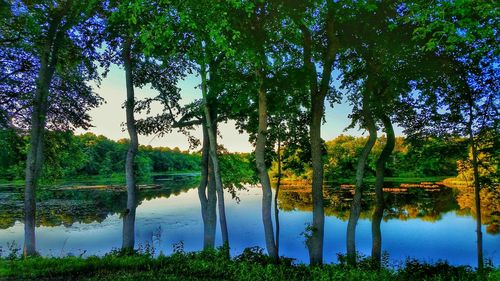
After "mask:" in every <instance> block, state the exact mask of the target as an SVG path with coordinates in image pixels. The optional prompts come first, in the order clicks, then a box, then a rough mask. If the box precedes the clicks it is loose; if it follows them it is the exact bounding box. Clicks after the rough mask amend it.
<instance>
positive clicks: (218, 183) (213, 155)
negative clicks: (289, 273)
mask: <svg viewBox="0 0 500 281" xmlns="http://www.w3.org/2000/svg"><path fill="white" fill-rule="evenodd" d="M200 76H201V92H202V95H203V110H204V114H205V123H206V126H207V131H208V140H209V142H210V145H209V154H210V159H211V161H212V165H213V169H214V178H215V188H216V190H217V201H218V209H219V222H220V227H221V234H222V243H223V244H224V247H227V248H228V247H229V235H228V230H227V221H226V210H225V205H224V190H223V187H222V179H221V174H220V167H219V159H218V157H217V138H216V132H215V130H214V128H213V123H212V118H211V114H210V106H209V104H208V85H207V69H206V63H205V61H204V60H203V61H202V62H201V65H200ZM227 254H228V255H229V252H227Z"/></svg>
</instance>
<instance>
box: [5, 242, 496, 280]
mask: <svg viewBox="0 0 500 281" xmlns="http://www.w3.org/2000/svg"><path fill="white" fill-rule="evenodd" d="M485 275H486V277H487V280H500V268H496V269H493V268H488V269H487V272H486V274H485ZM477 278H478V274H477V272H475V271H474V270H473V269H472V268H471V267H468V266H451V265H448V264H447V263H444V262H438V263H435V264H428V263H421V262H418V261H415V260H407V261H406V262H405V263H404V266H403V267H401V268H399V269H388V268H383V269H381V270H380V271H378V270H374V269H373V268H372V267H371V265H370V262H369V260H363V261H361V262H360V265H359V266H358V267H356V268H349V267H347V266H345V265H343V264H329V265H324V266H321V267H310V266H307V265H303V264H299V265H294V264H292V263H291V261H290V260H289V259H283V260H282V261H281V262H280V263H279V264H274V263H272V262H271V261H270V260H269V259H268V258H267V256H266V255H264V254H262V250H261V249H260V250H255V249H254V250H253V251H252V250H245V251H244V252H243V254H241V255H239V256H237V257H235V258H233V259H227V258H225V255H224V254H223V253H222V252H220V251H208V252H207V251H205V252H196V253H184V252H182V251H181V252H177V253H174V254H173V255H171V256H163V255H160V256H159V257H156V258H154V257H152V255H150V254H148V253H141V254H134V255H123V254H120V253H118V252H115V253H111V254H107V255H105V256H104V257H88V258H80V257H64V258H42V257H35V258H28V259H22V258H18V257H13V256H11V258H10V259H9V258H4V259H0V280H252V281H253V280H287V281H292V280H412V281H414V280H477Z"/></svg>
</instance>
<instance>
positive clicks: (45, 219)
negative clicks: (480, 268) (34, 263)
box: [0, 177, 500, 266]
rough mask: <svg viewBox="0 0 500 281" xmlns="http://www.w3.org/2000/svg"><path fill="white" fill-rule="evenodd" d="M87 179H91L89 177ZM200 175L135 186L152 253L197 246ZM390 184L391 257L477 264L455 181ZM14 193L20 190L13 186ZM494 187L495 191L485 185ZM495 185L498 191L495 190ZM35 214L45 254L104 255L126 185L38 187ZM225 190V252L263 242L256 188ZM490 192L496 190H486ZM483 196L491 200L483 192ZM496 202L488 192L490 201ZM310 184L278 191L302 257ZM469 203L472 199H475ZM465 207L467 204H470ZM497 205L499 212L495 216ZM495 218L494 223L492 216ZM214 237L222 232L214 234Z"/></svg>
mask: <svg viewBox="0 0 500 281" xmlns="http://www.w3.org/2000/svg"><path fill="white" fill-rule="evenodd" d="M90 184H92V183H90ZM198 184H199V178H198V177H182V178H176V179H174V178H170V179H166V180H161V179H160V180H157V181H155V182H153V183H150V184H148V185H145V186H141V187H142V188H141V191H140V192H139V206H138V208H137V218H136V241H137V244H138V245H140V244H142V245H144V244H145V243H153V244H154V246H155V247H157V249H158V251H157V253H158V252H159V251H163V252H164V253H169V252H171V245H172V244H173V243H178V242H179V241H183V242H184V245H185V250H186V251H197V250H201V249H202V248H203V237H204V232H203V221H202V218H201V215H200V202H199V199H198V192H197V189H196V187H197V186H198ZM385 187H386V188H394V190H393V191H392V192H387V190H386V192H385V193H386V194H385V200H386V210H385V212H384V215H383V218H382V222H381V229H382V232H383V241H384V243H383V245H382V250H383V251H387V252H389V255H390V258H391V259H393V260H403V259H404V258H406V257H408V256H411V257H416V258H419V259H425V260H434V261H435V260H437V259H447V260H449V261H450V262H452V263H454V264H471V265H473V266H475V258H474V255H475V245H474V244H475V220H474V218H473V216H474V212H473V210H470V206H468V205H467V204H465V203H466V202H468V201H467V200H468V199H467V200H465V199H463V198H468V197H467V196H465V195H464V194H462V193H461V192H460V190H459V189H451V188H446V187H439V188H436V189H435V190H434V191H430V189H424V188H418V187H407V188H406V190H399V191H397V192H396V190H395V189H396V188H400V185H393V186H389V185H385ZM20 192H21V193H20ZM492 192H494V191H492ZM496 192H497V193H498V190H497V191H496ZM39 194H40V198H39V203H38V204H39V212H38V214H39V215H38V218H37V225H38V226H39V227H38V228H37V237H38V238H39V239H38V241H39V244H38V247H39V250H40V252H41V253H42V254H43V255H56V256H57V255H64V254H66V253H68V252H72V253H75V254H78V253H80V249H81V252H83V251H87V252H86V253H87V254H104V253H106V252H108V251H109V250H111V249H112V248H113V247H116V248H118V247H120V246H121V245H120V242H121V241H120V239H119V238H120V237H121V231H122V218H121V216H120V215H121V214H120V212H122V211H123V209H124V208H125V206H126V192H125V190H124V189H122V188H121V187H112V188H111V190H110V189H109V188H108V189H99V187H95V186H94V187H92V188H88V187H83V188H79V189H76V190H75V188H74V186H72V187H59V188H58V189H57V190H53V191H50V192H49V191H44V192H40V193H39ZM366 194H367V196H366V198H365V200H364V201H363V204H362V213H361V217H360V221H359V223H358V231H357V233H358V237H357V249H358V250H359V251H360V252H362V253H364V254H365V255H370V252H371V246H372V240H371V214H372V211H373V208H374V202H373V200H374V199H373V196H371V195H370V192H369V191H368V192H367V193H366ZM324 195H325V206H326V208H325V212H326V215H327V217H326V218H325V250H324V253H325V262H332V261H335V259H336V253H345V229H346V222H347V219H348V215H349V214H348V211H349V207H350V201H351V198H352V193H351V191H350V188H349V187H348V186H343V187H340V186H339V187H330V188H325V194H324ZM228 196H229V197H228V198H227V200H228V201H227V213H228V222H229V224H230V225H231V227H232V228H231V233H230V235H231V237H230V238H231V241H232V244H231V251H232V254H236V253H241V251H242V250H243V249H244V248H246V247H251V246H260V247H265V243H264V239H263V235H262V233H263V231H264V230H263V226H262V221H261V216H260V207H261V190H260V189H259V188H255V187H252V188H249V191H248V192H241V194H239V197H240V199H241V202H240V203H239V204H237V203H236V202H235V201H232V200H231V199H230V195H228ZM488 196H489V198H498V197H496V196H498V195H495V194H493V195H492V194H489V195H488ZM485 201H486V202H487V201H488V200H485ZM490 201H491V202H495V201H494V200H490ZM491 202H490V203H488V204H489V205H491V208H490V209H488V208H483V210H484V212H485V213H484V214H483V217H485V218H490V219H489V220H488V219H485V220H484V222H485V223H488V225H487V226H485V228H486V227H487V228H488V229H495V227H492V225H498V224H497V223H498V220H497V218H498V209H497V208H498V204H497V205H495V204H493V203H491ZM310 203H311V195H310V188H308V187H307V186H304V185H303V184H300V185H299V184H298V185H296V186H294V185H290V184H287V183H284V184H283V185H282V186H281V190H280V194H279V197H278V204H279V209H280V225H281V230H280V246H281V247H280V254H281V255H285V256H289V257H293V258H296V259H297V260H298V261H299V262H307V261H308V259H309V258H308V254H307V249H306V247H305V245H304V236H303V235H302V234H301V233H303V232H304V229H305V224H306V223H307V222H309V221H310V213H309V212H310V210H311V209H312V208H311V205H310ZM472 206H473V204H472ZM468 208H469V209H468ZM495 212H497V213H496V214H495ZM22 219H23V216H22V189H16V188H12V187H1V190H0V227H1V229H0V246H1V247H3V248H4V249H5V246H6V243H7V242H11V241H13V240H15V241H17V244H18V245H22V237H23V236H22V234H23V229H22V223H21V222H22ZM495 223H496V224H495ZM493 233H496V232H491V231H488V233H486V235H485V237H484V239H485V241H484V245H485V253H486V256H487V257H492V258H493V262H494V263H495V264H497V263H498V262H500V259H499V257H500V255H498V254H499V252H500V239H499V238H500V237H499V236H497V235H493ZM216 236H217V237H216V241H215V242H216V244H217V245H220V244H221V243H222V242H221V237H220V233H217V235H216Z"/></svg>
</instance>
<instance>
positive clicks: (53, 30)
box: [23, 17, 64, 256]
mask: <svg viewBox="0 0 500 281" xmlns="http://www.w3.org/2000/svg"><path fill="white" fill-rule="evenodd" d="M60 22H61V18H59V17H54V18H52V19H51V21H50V24H49V30H48V32H47V38H46V44H45V46H44V50H43V52H42V55H41V58H40V70H39V72H38V78H37V84H36V90H35V97H34V102H33V113H32V114H31V132H30V137H31V139H30V146H29V150H28V155H27V159H26V178H25V189H24V249H23V254H24V256H33V255H36V238H35V227H36V188H37V187H38V181H39V177H40V173H41V170H42V164H43V146H44V130H45V125H46V115H47V110H48V97H49V88H50V83H51V82H52V77H53V76H54V72H55V68H56V64H57V56H58V50H59V42H60V41H61V40H62V36H63V35H64V31H63V30H59V31H57V29H58V26H59V24H60Z"/></svg>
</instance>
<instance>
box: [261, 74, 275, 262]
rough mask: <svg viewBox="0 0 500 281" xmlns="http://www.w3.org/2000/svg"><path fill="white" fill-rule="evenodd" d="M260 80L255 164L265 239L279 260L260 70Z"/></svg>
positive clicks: (265, 103) (265, 104)
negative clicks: (260, 194)
mask: <svg viewBox="0 0 500 281" xmlns="http://www.w3.org/2000/svg"><path fill="white" fill-rule="evenodd" d="M257 79H258V80H259V89H258V91H259V127H258V132H257V144H256V146H255V163H256V165H257V171H258V172H259V179H260V183H261V185H262V222H263V224H264V237H265V240H266V247H267V252H268V254H269V256H270V257H271V258H272V259H274V260H278V251H277V249H276V244H275V241H274V231H273V221H272V218H271V206H272V196H273V194H272V190H271V181H270V180H269V174H268V173H267V167H266V160H265V150H266V142H267V97H266V91H265V89H264V78H263V74H262V72H261V71H260V70H258V71H257Z"/></svg>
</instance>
